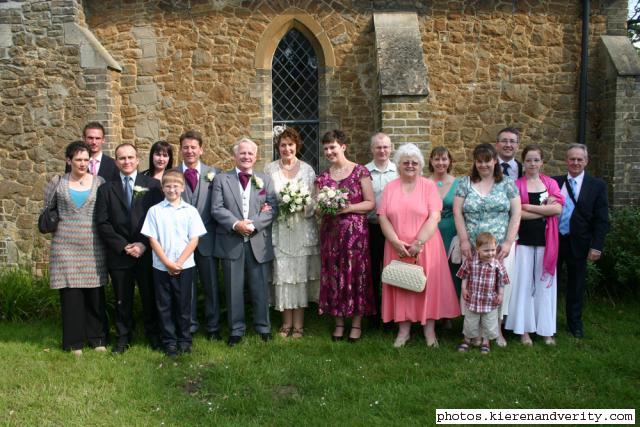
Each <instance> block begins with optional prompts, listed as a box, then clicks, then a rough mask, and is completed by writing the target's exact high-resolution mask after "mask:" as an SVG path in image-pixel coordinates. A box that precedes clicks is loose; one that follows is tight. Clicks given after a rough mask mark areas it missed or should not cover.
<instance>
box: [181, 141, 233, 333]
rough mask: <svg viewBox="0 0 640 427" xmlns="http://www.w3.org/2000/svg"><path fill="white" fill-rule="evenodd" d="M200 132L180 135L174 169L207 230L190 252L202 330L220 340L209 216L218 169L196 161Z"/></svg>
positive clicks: (184, 196)
mask: <svg viewBox="0 0 640 427" xmlns="http://www.w3.org/2000/svg"><path fill="white" fill-rule="evenodd" d="M202 152H203V151H202V135H200V133H198V132H196V131H194V130H189V131H187V132H185V133H183V134H182V135H180V154H181V155H182V164H181V165H180V166H178V168H177V169H178V170H179V171H180V172H182V174H183V175H184V181H185V186H184V192H183V193H182V199H183V200H184V201H185V202H187V203H189V204H190V205H192V206H194V207H195V208H196V209H198V213H199V214H200V217H201V218H202V222H203V223H204V226H205V227H206V229H207V234H205V235H204V236H201V237H200V240H199V241H198V247H197V248H196V250H195V252H194V257H195V261H196V267H197V270H198V275H199V276H200V282H201V283H202V287H203V290H204V319H205V325H204V329H205V333H206V335H207V338H209V339H211V340H221V339H222V337H221V336H220V298H219V296H218V295H219V294H218V260H217V259H216V258H215V257H214V255H213V245H214V239H215V235H216V231H215V230H216V222H215V220H214V219H213V218H212V217H211V188H212V187H213V181H214V178H215V177H216V176H217V175H218V173H219V172H221V171H220V170H219V169H216V168H215V167H212V166H207V165H205V164H204V163H202V162H201V161H200V156H202ZM191 295H192V297H191V333H195V332H196V330H197V329H198V316H197V311H196V305H197V304H196V303H197V300H198V298H197V294H196V283H195V281H194V283H193V288H192V293H191Z"/></svg>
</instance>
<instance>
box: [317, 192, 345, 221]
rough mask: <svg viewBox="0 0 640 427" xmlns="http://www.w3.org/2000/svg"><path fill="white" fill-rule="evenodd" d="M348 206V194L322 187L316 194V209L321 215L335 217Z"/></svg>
mask: <svg viewBox="0 0 640 427" xmlns="http://www.w3.org/2000/svg"><path fill="white" fill-rule="evenodd" d="M348 205H349V192H348V191H347V190H345V189H342V188H331V187H327V186H324V187H322V188H321V189H320V191H319V192H318V209H319V210H320V212H321V213H322V214H323V215H336V214H337V213H338V212H339V211H340V210H342V209H344V208H346V207H347V206H348Z"/></svg>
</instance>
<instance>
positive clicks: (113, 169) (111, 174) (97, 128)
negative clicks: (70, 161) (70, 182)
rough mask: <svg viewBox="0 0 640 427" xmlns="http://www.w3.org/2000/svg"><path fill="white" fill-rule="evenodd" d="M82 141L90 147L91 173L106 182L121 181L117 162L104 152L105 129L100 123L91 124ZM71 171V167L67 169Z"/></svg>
mask: <svg viewBox="0 0 640 427" xmlns="http://www.w3.org/2000/svg"><path fill="white" fill-rule="evenodd" d="M82 139H83V140H84V142H85V143H86V144H87V145H88V146H89V149H90V150H91V153H89V155H90V158H89V172H90V173H91V174H92V175H98V176H101V177H103V178H104V180H105V181H120V172H119V170H118V167H117V166H116V162H115V161H114V160H113V159H112V158H111V157H109V156H107V155H106V154H104V153H103V152H102V145H103V144H104V127H103V126H102V124H100V123H99V122H89V123H87V125H86V126H85V127H84V129H83V131H82ZM70 170H71V169H70V167H69V165H67V166H66V167H65V170H64V171H65V172H69V171H70Z"/></svg>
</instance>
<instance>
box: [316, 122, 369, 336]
mask: <svg viewBox="0 0 640 427" xmlns="http://www.w3.org/2000/svg"><path fill="white" fill-rule="evenodd" d="M346 139H347V138H346V135H345V133H344V132H342V131H340V130H333V131H329V132H327V133H326V134H325V135H324V136H323V137H322V146H323V150H324V155H325V157H326V158H327V160H328V161H329V162H330V163H331V166H330V167H329V169H328V170H326V171H324V172H322V173H321V174H320V176H319V177H318V178H317V180H316V184H317V185H318V188H319V189H321V188H322V187H325V186H326V187H331V188H340V189H344V190H347V191H348V192H349V205H348V206H347V207H346V208H344V209H342V210H341V211H339V212H338V214H337V215H335V216H333V215H325V216H323V217H322V224H321V225H320V257H321V263H322V265H321V274H320V298H319V302H318V307H319V308H318V311H319V313H320V314H325V313H326V314H329V315H331V316H334V317H335V320H336V327H335V330H334V331H333V333H332V335H331V339H332V340H333V341H340V340H342V339H343V337H344V327H345V325H344V318H345V317H351V318H352V322H351V331H350V332H349V341H350V342H356V341H358V340H359V339H360V335H361V333H362V331H361V329H360V327H361V321H362V316H368V315H371V314H375V310H376V309H375V302H374V301H375V299H374V292H373V286H372V282H371V261H370V258H369V229H368V227H367V212H369V211H370V210H372V209H374V208H375V201H374V200H375V199H374V193H373V186H372V184H371V175H370V174H369V171H368V170H367V168H365V167H364V166H362V165H359V164H356V163H354V162H352V161H349V160H348V159H347V158H346V157H345V150H346V148H347V145H346Z"/></svg>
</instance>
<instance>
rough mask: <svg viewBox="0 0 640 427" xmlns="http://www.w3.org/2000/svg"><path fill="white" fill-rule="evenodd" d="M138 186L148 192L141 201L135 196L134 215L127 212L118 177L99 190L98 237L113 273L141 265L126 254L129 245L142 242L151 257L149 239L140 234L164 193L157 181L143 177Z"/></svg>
mask: <svg viewBox="0 0 640 427" xmlns="http://www.w3.org/2000/svg"><path fill="white" fill-rule="evenodd" d="M103 158H104V157H103ZM135 185H137V186H140V187H144V188H148V189H149V191H147V192H145V193H144V194H143V195H141V196H139V197H136V196H135V195H134V197H133V202H132V205H131V212H129V209H128V208H127V203H126V201H125V196H124V190H123V189H122V182H121V181H120V176H119V175H118V181H110V182H105V183H104V184H102V185H101V186H100V187H99V188H98V194H97V196H96V207H95V221H96V225H97V227H98V234H99V235H100V237H101V238H102V240H103V241H104V243H105V246H106V247H107V266H108V267H109V268H110V269H124V268H130V267H133V266H134V265H135V264H136V263H137V262H138V260H137V259H136V258H133V257H131V256H129V255H127V254H126V253H125V251H124V247H125V246H126V245H128V244H129V243H133V242H142V243H143V244H144V245H145V246H146V247H147V249H146V251H145V253H144V255H143V257H144V258H146V257H150V256H151V248H150V247H149V239H148V238H147V237H146V236H143V235H142V234H140V230H141V229H142V224H144V219H145V217H146V216H147V211H148V210H149V208H150V207H151V206H153V205H155V204H157V203H160V202H161V201H162V199H163V196H162V191H161V189H160V183H159V182H158V180H156V179H154V178H150V177H148V176H145V175H142V174H141V173H138V175H137V176H136V181H135V182H134V186H135Z"/></svg>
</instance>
